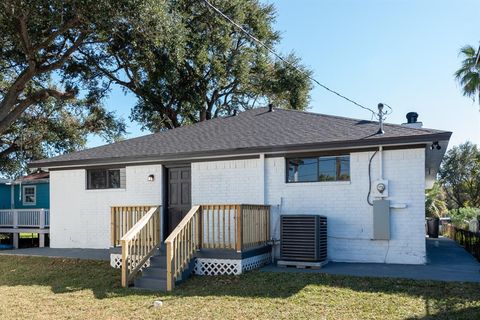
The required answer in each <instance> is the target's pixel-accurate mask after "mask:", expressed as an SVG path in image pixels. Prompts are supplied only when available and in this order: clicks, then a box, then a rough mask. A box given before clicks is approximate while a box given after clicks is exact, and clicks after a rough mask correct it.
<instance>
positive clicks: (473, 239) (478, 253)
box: [443, 224, 480, 261]
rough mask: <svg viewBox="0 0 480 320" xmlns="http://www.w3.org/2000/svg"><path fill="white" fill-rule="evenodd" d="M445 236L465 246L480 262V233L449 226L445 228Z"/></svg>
mask: <svg viewBox="0 0 480 320" xmlns="http://www.w3.org/2000/svg"><path fill="white" fill-rule="evenodd" d="M443 235H444V236H446V237H448V238H450V239H452V240H454V241H455V242H457V243H458V244H460V245H461V246H463V247H464V248H465V250H467V251H468V252H470V253H471V254H472V255H473V256H474V257H475V258H477V260H479V261H480V232H472V231H469V230H465V229H461V228H457V227H456V226H454V225H453V224H447V225H445V226H444V228H443Z"/></svg>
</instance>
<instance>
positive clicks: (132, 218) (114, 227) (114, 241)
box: [110, 206, 154, 247]
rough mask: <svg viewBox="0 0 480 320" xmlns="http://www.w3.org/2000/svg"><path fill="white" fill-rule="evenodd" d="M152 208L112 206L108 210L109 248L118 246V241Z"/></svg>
mask: <svg viewBox="0 0 480 320" xmlns="http://www.w3.org/2000/svg"><path fill="white" fill-rule="evenodd" d="M153 207H154V206H113V207H111V208H110V215H111V217H110V222H111V228H110V229H111V231H110V234H111V246H112V247H117V246H120V245H121V243H120V239H122V237H123V236H124V235H125V234H126V233H127V232H128V231H129V230H130V229H132V227H133V226H134V225H135V224H136V223H137V222H138V221H139V220H140V219H141V218H142V217H143V216H144V215H146V214H147V212H148V211H150V209H151V208H153Z"/></svg>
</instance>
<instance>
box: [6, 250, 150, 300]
mask: <svg viewBox="0 0 480 320" xmlns="http://www.w3.org/2000/svg"><path fill="white" fill-rule="evenodd" d="M0 270H1V272H0V286H32V285H38V286H48V287H50V288H51V290H52V292H53V293H55V294H62V293H68V292H75V291H79V290H84V289H88V290H91V291H92V292H93V294H94V296H95V298H97V299H104V298H111V297H119V296H128V295H132V294H134V295H147V294H148V293H146V292H141V291H138V292H137V291H133V290H131V289H125V288H122V287H121V285H120V270H119V269H113V268H112V267H110V265H109V263H108V262H106V261H94V260H79V259H69V258H65V259H62V258H48V257H24V256H6V255H5V256H0ZM150 295H151V293H150Z"/></svg>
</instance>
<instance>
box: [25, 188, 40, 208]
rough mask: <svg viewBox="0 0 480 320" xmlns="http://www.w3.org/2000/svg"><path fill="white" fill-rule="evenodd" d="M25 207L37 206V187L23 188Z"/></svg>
mask: <svg viewBox="0 0 480 320" xmlns="http://www.w3.org/2000/svg"><path fill="white" fill-rule="evenodd" d="M22 193H23V197H22V199H23V205H24V206H34V205H36V204H37V187H36V186H23V190H22Z"/></svg>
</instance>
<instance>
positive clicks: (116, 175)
mask: <svg viewBox="0 0 480 320" xmlns="http://www.w3.org/2000/svg"><path fill="white" fill-rule="evenodd" d="M122 188H125V168H115V169H89V170H87V189H93V190H94V189H122Z"/></svg>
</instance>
